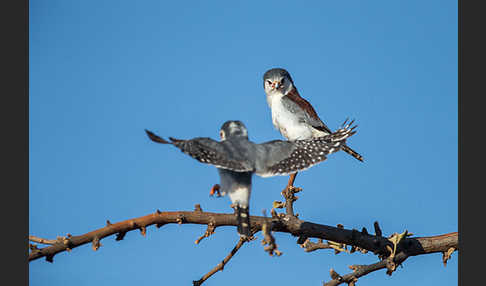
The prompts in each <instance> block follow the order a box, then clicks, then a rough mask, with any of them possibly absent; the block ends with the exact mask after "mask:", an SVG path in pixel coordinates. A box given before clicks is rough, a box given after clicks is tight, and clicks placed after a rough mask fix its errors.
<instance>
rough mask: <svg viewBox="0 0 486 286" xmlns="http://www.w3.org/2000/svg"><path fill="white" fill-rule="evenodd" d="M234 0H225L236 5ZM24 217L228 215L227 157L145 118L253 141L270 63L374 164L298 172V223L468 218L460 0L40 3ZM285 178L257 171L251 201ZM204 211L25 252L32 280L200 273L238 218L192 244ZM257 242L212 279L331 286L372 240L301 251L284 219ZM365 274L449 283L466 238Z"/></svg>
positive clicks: (86, 224) (260, 133) (182, 277)
mask: <svg viewBox="0 0 486 286" xmlns="http://www.w3.org/2000/svg"><path fill="white" fill-rule="evenodd" d="M230 3H231V4H230ZM29 38H30V53H29V54H30V113H29V114H30V118H29V119H30V131H29V134H30V147H29V148H30V160H29V162H30V167H29V171H30V173H29V178H30V193H29V194H30V206H29V232H30V234H32V235H37V236H40V237H45V238H55V237H56V236H61V235H66V234H67V233H71V234H73V235H79V234H83V233H86V232H89V231H91V230H94V229H97V228H100V227H103V226H104V225H105V222H106V220H107V219H109V220H110V221H111V222H118V221H121V220H125V219H128V218H134V217H138V216H142V215H146V214H149V213H152V212H154V211H155V210H156V209H160V210H192V209H193V207H194V205H195V204H196V203H199V204H201V206H202V208H203V209H204V210H207V211H214V212H231V211H232V210H231V209H230V207H229V204H230V201H229V199H228V198H221V199H215V198H210V197H209V195H208V192H209V188H210V187H211V186H212V185H213V184H214V183H217V182H218V181H219V178H218V175H217V172H216V169H215V168H214V167H212V166H208V165H204V164H201V163H199V162H197V161H196V160H193V159H192V158H190V157H188V156H186V155H184V154H182V153H181V152H180V151H179V150H177V149H175V148H173V147H171V146H164V145H158V144H154V143H152V142H150V141H149V139H148V138H147V137H146V135H145V133H144V128H147V129H151V130H153V131H155V132H157V133H159V134H160V135H162V136H174V137H177V138H193V137H197V136H208V137H212V138H215V139H216V138H218V131H219V128H220V126H221V125H222V124H223V122H225V121H226V120H230V119H239V120H242V121H243V122H244V123H245V124H246V125H247V127H248V129H249V135H250V138H251V139H252V140H253V141H255V142H264V141H268V140H274V139H282V137H281V135H280V134H279V133H278V131H277V130H275V129H274V128H273V126H272V122H271V115H270V111H269V108H268V106H267V102H266V99H265V93H264V91H263V87H262V76H263V73H264V72H265V71H266V70H267V69H269V68H272V67H284V68H286V69H287V70H289V72H290V73H291V75H292V76H293V79H294V82H295V83H296V86H297V87H298V88H299V91H300V92H301V95H302V96H303V97H305V98H306V99H308V100H309V101H310V102H311V103H312V104H313V106H314V107H315V108H316V110H317V112H318V113H319V115H320V117H321V118H322V120H323V121H324V122H326V123H327V125H329V126H330V127H331V128H332V129H336V128H337V127H338V125H339V124H341V123H342V122H343V121H344V119H345V118H346V117H352V118H356V120H357V123H358V124H359V127H358V133H357V134H356V135H355V136H353V137H352V138H351V139H350V140H349V141H348V142H349V145H350V146H352V147H353V148H354V149H356V150H357V151H359V152H360V153H361V154H362V155H363V156H364V157H365V160H366V162H365V163H360V162H358V161H356V160H355V159H353V158H352V157H350V156H348V155H347V154H345V153H342V152H340V153H337V154H334V155H332V156H330V157H329V159H328V160H327V161H325V162H324V163H322V164H320V165H318V166H316V167H314V168H311V169H309V170H308V171H306V172H304V173H301V174H299V176H298V177H297V180H296V185H297V186H300V187H303V188H304V191H303V192H302V193H301V194H300V196H299V197H300V198H299V200H298V201H297V202H296V204H295V208H296V211H297V212H298V213H300V217H301V218H302V219H304V220H308V221H313V222H318V223H322V224H327V225H336V224H338V223H341V224H343V225H344V226H345V227H346V228H350V229H351V228H356V229H361V228H362V227H366V228H368V230H369V231H370V232H372V230H373V222H374V221H375V220H378V221H379V222H380V225H381V227H382V230H383V232H384V234H385V235H390V234H392V233H393V232H402V231H404V230H405V229H407V230H409V231H410V232H413V233H414V234H415V235H416V236H430V235H438V234H444V233H448V232H453V231H457V230H458V221H457V141H458V131H457V89H458V85H457V61H458V59H457V45H458V43H457V1H443V0H440V1H439V0H435V1H306V2H305V3H304V2H302V1H300V2H298V1H246V2H245V3H243V1H239V2H237V1H232V2H229V1H204V2H203V1H100V0H97V1H60V0H58V1H54V0H51V1H34V0H31V1H30V37H29ZM286 181H287V177H273V178H267V179H263V178H260V177H254V180H253V195H252V201H251V209H250V210H251V211H250V212H251V213H252V214H253V215H260V214H261V211H262V210H263V209H266V210H267V211H269V210H270V208H271V206H272V202H273V201H274V200H281V195H280V191H281V189H282V188H283V187H284V185H285V183H286ZM204 231H205V226H199V225H183V226H178V225H168V226H164V227H163V228H160V229H156V228H155V227H150V228H148V229H147V237H145V238H144V237H142V236H141V235H140V234H139V232H130V233H128V234H127V235H126V238H125V240H123V241H121V242H116V241H115V238H114V237H108V238H106V239H104V240H102V244H103V246H102V247H101V248H100V249H99V250H98V251H97V252H94V251H93V250H91V246H90V245H85V246H82V247H79V248H76V249H74V250H73V251H72V252H71V253H61V254H58V255H57V256H55V258H54V263H53V264H50V263H47V262H46V261H45V260H44V259H40V260H36V261H33V262H31V263H30V264H29V269H30V270H29V272H30V273H29V276H30V285H33V286H35V285H52V286H53V285H95V284H100V283H102V284H104V285H191V281H192V280H197V279H199V278H200V277H201V276H202V275H203V274H205V273H206V272H207V271H209V270H210V269H211V268H212V267H214V266H215V265H216V264H217V263H219V262H220V261H221V259H222V258H223V257H224V256H226V255H227V253H228V252H229V251H230V250H231V249H232V248H233V246H234V245H235V243H236V241H237V240H238V236H237V234H236V229H235V228H234V227H224V228H223V227H222V228H219V229H217V231H216V233H215V235H213V236H212V237H210V238H209V239H206V240H203V241H202V242H201V243H200V244H199V245H195V244H194V241H195V240H196V239H197V237H199V236H200V235H202V234H203V233H204ZM275 237H276V239H277V243H278V246H279V249H280V250H281V251H282V252H283V253H284V254H283V255H282V256H281V257H270V256H269V255H268V254H267V253H266V252H264V251H263V247H262V246H261V244H260V240H261V234H258V240H256V241H253V242H252V243H250V244H247V245H245V246H244V247H243V248H242V249H241V250H240V252H238V254H237V255H236V256H235V257H234V258H233V259H232V260H231V261H230V263H229V264H228V265H227V266H226V267H225V269H224V271H223V272H220V273H217V274H216V275H215V276H213V277H212V278H210V279H209V280H208V281H207V282H206V285H230V284H231V285H234V286H236V285H248V284H254V285H265V284H269V283H272V284H277V285H321V282H322V281H324V280H325V281H328V280H329V279H330V277H329V269H330V268H334V269H335V270H336V271H337V272H339V273H341V274H344V273H347V272H349V271H350V270H349V269H348V268H347V267H348V265H351V264H369V263H374V262H376V261H377V257H376V256H374V255H372V254H366V255H363V254H357V253H354V254H344V253H341V254H339V255H334V254H333V252H332V251H326V250H323V251H317V252H313V253H306V252H304V251H303V249H301V248H300V247H299V246H298V245H297V244H296V238H295V237H291V236H289V235H287V234H279V233H277V234H275ZM358 284H360V285H407V286H408V285H456V284H457V253H455V254H454V255H453V257H452V259H451V261H450V262H449V264H448V266H447V267H444V266H443V265H442V261H441V254H434V255H426V256H420V257H414V258H411V259H409V260H407V261H406V262H405V263H404V268H399V269H398V270H397V271H396V272H395V273H394V274H393V276H391V277H389V276H387V275H385V271H383V270H382V271H379V272H375V273H373V274H370V275H368V276H366V277H364V278H361V279H360V282H358Z"/></svg>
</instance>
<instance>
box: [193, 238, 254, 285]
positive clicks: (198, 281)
mask: <svg viewBox="0 0 486 286" xmlns="http://www.w3.org/2000/svg"><path fill="white" fill-rule="evenodd" d="M245 242H246V239H244V238H240V240H239V241H238V243H237V244H236V246H235V247H234V248H233V250H231V252H230V253H229V254H228V255H227V256H226V257H225V258H224V259H223V261H221V262H220V263H219V264H218V265H216V267H214V268H213V269H211V271H209V272H208V273H206V274H205V275H204V276H203V277H201V279H199V280H197V281H192V284H193V285H194V286H199V285H201V284H203V283H204V281H206V280H207V279H208V278H209V277H211V276H213V275H214V273H216V272H218V271H223V269H224V266H225V265H226V263H228V261H230V259H231V258H232V257H233V256H234V255H235V254H236V252H237V251H238V250H239V249H240V248H241V246H243V244H244V243H245Z"/></svg>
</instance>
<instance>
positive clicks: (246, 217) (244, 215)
mask: <svg viewBox="0 0 486 286" xmlns="http://www.w3.org/2000/svg"><path fill="white" fill-rule="evenodd" d="M236 221H237V223H238V234H239V235H240V236H242V237H244V238H249V237H250V236H251V233H250V212H249V208H248V207H246V208H244V207H241V206H236Z"/></svg>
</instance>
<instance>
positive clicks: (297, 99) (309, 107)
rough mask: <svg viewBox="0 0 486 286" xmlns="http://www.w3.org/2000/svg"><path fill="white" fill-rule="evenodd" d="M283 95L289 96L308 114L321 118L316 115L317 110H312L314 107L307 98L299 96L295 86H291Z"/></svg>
mask: <svg viewBox="0 0 486 286" xmlns="http://www.w3.org/2000/svg"><path fill="white" fill-rule="evenodd" d="M285 96H287V97H288V98H290V99H291V100H292V101H293V102H295V103H297V105H299V106H300V107H301V108H302V109H304V110H305V111H307V113H309V115H310V116H312V117H313V118H315V119H319V120H321V119H320V118H319V116H318V115H317V112H316V111H315V110H314V107H312V105H311V104H310V103H309V102H308V101H307V100H305V99H303V98H302V97H301V96H300V94H299V92H298V91H297V89H296V88H295V86H294V87H292V89H291V90H290V91H289V92H288V93H287V94H286V95H285Z"/></svg>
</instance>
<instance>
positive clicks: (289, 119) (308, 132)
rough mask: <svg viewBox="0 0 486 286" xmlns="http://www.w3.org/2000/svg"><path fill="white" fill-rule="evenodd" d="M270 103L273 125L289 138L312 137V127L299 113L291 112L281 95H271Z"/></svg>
mask: <svg viewBox="0 0 486 286" xmlns="http://www.w3.org/2000/svg"><path fill="white" fill-rule="evenodd" d="M268 104H269V105H270V108H271V109H272V121H273V126H275V128H276V129H277V130H278V131H280V133H281V134H282V136H284V137H285V138H287V139H288V140H302V139H309V138H312V127H310V126H309V125H307V124H305V123H304V122H303V121H302V120H301V119H299V117H298V115H297V114H295V113H292V112H290V110H288V109H287V108H285V106H284V105H283V104H282V100H281V97H279V96H276V95H274V96H271V97H270V98H268Z"/></svg>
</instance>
